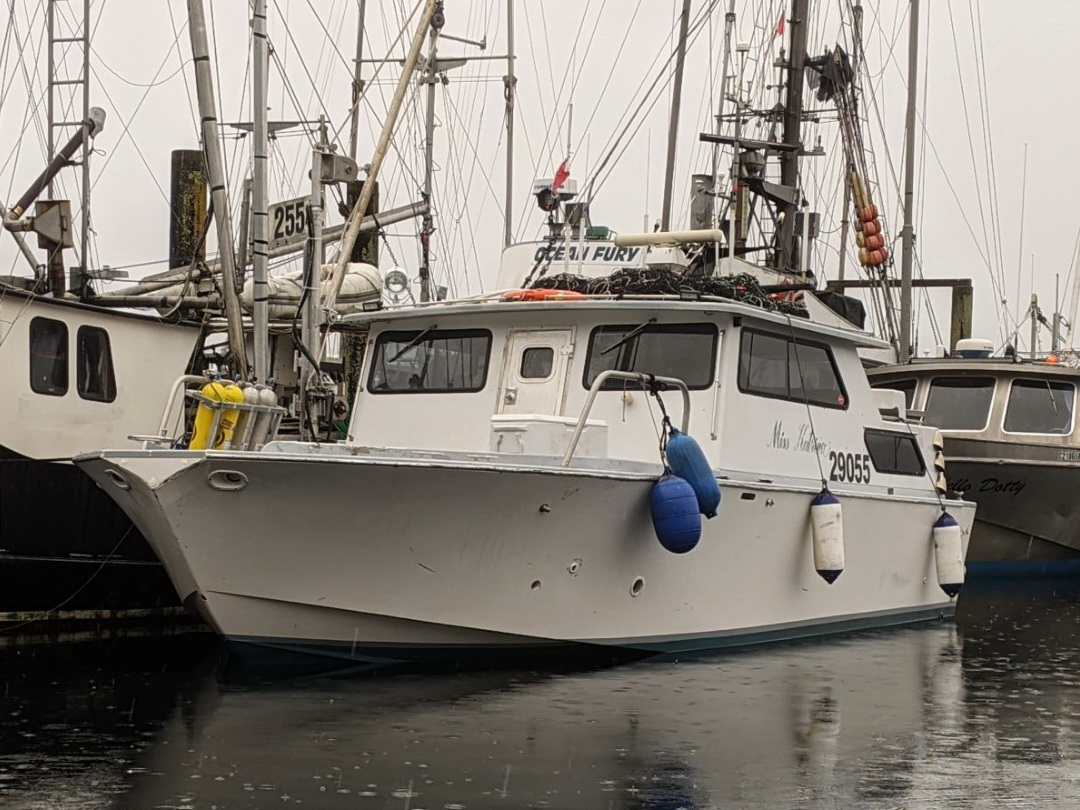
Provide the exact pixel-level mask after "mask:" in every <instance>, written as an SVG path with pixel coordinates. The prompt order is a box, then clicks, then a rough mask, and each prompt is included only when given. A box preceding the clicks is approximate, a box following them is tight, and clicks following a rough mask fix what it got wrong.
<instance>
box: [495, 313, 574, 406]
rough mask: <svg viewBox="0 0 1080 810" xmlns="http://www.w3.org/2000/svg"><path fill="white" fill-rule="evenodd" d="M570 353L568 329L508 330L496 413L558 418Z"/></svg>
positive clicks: (570, 340)
mask: <svg viewBox="0 0 1080 810" xmlns="http://www.w3.org/2000/svg"><path fill="white" fill-rule="evenodd" d="M573 350H574V344H573V337H572V335H571V332H570V330H569V329H539V330H528V331H525V330H515V331H512V332H511V333H510V347H509V351H508V352H507V356H506V364H507V365H506V369H505V371H504V373H503V387H502V391H501V392H500V397H499V401H500V403H501V405H500V413H540V414H551V415H559V414H560V413H561V411H562V401H563V392H564V390H565V388H566V372H567V369H568V368H569V365H570V359H571V356H572V354H573Z"/></svg>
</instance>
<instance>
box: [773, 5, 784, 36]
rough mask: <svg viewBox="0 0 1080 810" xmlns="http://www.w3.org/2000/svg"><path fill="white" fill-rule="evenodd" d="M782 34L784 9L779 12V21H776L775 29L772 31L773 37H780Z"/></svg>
mask: <svg viewBox="0 0 1080 810" xmlns="http://www.w3.org/2000/svg"><path fill="white" fill-rule="evenodd" d="M783 35H784V11H783V10H781V12H780V21H779V22H777V23H776V30H775V31H773V39H776V38H777V37H782V36H783Z"/></svg>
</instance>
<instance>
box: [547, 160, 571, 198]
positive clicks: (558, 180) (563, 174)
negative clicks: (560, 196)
mask: <svg viewBox="0 0 1080 810" xmlns="http://www.w3.org/2000/svg"><path fill="white" fill-rule="evenodd" d="M568 159H569V158H568ZM569 176H570V170H569V169H568V168H567V167H566V161H565V160H564V161H563V162H562V163H560V164H559V168H558V169H556V170H555V179H554V180H552V181H551V193H552V194H556V193H557V192H558V191H559V187H560V186H562V184H563V183H565V182H566V178H568V177H569Z"/></svg>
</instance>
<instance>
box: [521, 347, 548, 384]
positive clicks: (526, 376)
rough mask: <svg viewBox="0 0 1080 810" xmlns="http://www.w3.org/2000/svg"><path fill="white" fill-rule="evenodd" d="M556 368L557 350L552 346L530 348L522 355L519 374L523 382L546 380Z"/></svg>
mask: <svg viewBox="0 0 1080 810" xmlns="http://www.w3.org/2000/svg"><path fill="white" fill-rule="evenodd" d="M554 366H555V350H554V349H553V348H551V347H550V346H530V347H529V348H527V349H526V350H525V351H523V352H522V353H521V370H520V372H519V374H518V376H519V377H521V379H523V380H546V379H547V378H548V377H550V376H551V369H552V368H554Z"/></svg>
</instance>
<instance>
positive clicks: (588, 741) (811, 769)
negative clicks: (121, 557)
mask: <svg viewBox="0 0 1080 810" xmlns="http://www.w3.org/2000/svg"><path fill="white" fill-rule="evenodd" d="M1078 622H1080V584H1071V583H1062V582H1059V581H1055V582H1047V581H1042V582H1029V583H1023V584H1016V583H1008V584H1006V583H1001V582H997V583H990V582H983V583H972V584H969V585H968V587H967V589H966V590H965V591H964V592H963V594H962V595H961V597H960V602H959V608H958V612H957V617H956V620H955V622H953V621H947V622H942V623H936V624H931V625H924V626H919V627H911V628H903V629H894V630H882V631H874V632H864V633H856V634H853V635H847V636H842V637H834V638H829V639H821V640H816V641H812V642H803V643H789V644H781V645H774V646H769V647H761V648H756V649H748V650H743V651H735V652H727V653H724V654H716V655H709V656H699V657H696V658H693V659H681V660H663V659H652V660H645V661H638V662H634V663H625V664H620V665H613V666H603V667H597V666H595V665H590V666H589V667H588V668H584V667H582V666H577V667H575V666H574V665H573V664H572V663H570V664H568V663H567V662H561V664H560V666H559V667H558V668H557V669H555V670H552V669H550V668H544V669H539V668H536V669H528V670H523V669H511V670H507V669H488V670H485V671H441V672H411V673H410V672H398V673H378V674H371V673H344V674H341V673H339V674H334V675H331V674H327V673H322V674H300V673H297V672H293V673H291V674H285V675H281V674H278V673H275V674H274V675H273V677H263V676H259V677H252V673H251V672H250V671H247V670H245V669H244V668H238V667H236V666H235V664H234V663H233V662H232V660H231V659H230V658H229V657H228V656H226V655H225V653H224V650H223V649H222V647H221V645H220V643H219V642H218V641H217V640H216V639H215V638H214V637H213V636H212V635H210V634H208V633H200V632H189V633H183V634H170V635H153V636H148V635H138V634H132V635H127V636H122V637H114V638H110V639H102V638H95V639H88V640H80V639H72V640H58V639H36V638H33V637H29V638H27V637H21V638H16V637H11V636H5V637H2V638H0V641H2V643H3V646H2V647H0V807H3V808H5V810H24V809H25V810H29V809H30V808H34V809H35V810H36V809H37V808H50V809H51V808H69V807H70V808H76V807H77V808H88V809H95V808H102V809H104V808H116V809H117V810H120V809H124V810H126V809H127V808H132V809H135V808H138V810H149V809H150V808H185V809H187V808H192V809H196V808H207V810H211V809H214V808H216V809H217V810H226V808H289V807H293V806H303V807H309V808H372V809H374V808H380V809H381V808H398V809H400V810H420V809H421V808H442V809H444V810H457V809H461V808H598V809H599V810H616V809H621V808H665V810H674V809H675V808H687V809H689V808H716V807H732V808H787V807H792V808H842V807H867V808H888V809H889V810H892V809H893V808H940V807H948V808H1000V807H1009V808H1027V807H1031V808H1049V807H1053V808H1057V807H1061V808H1073V807H1080V623H1078Z"/></svg>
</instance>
